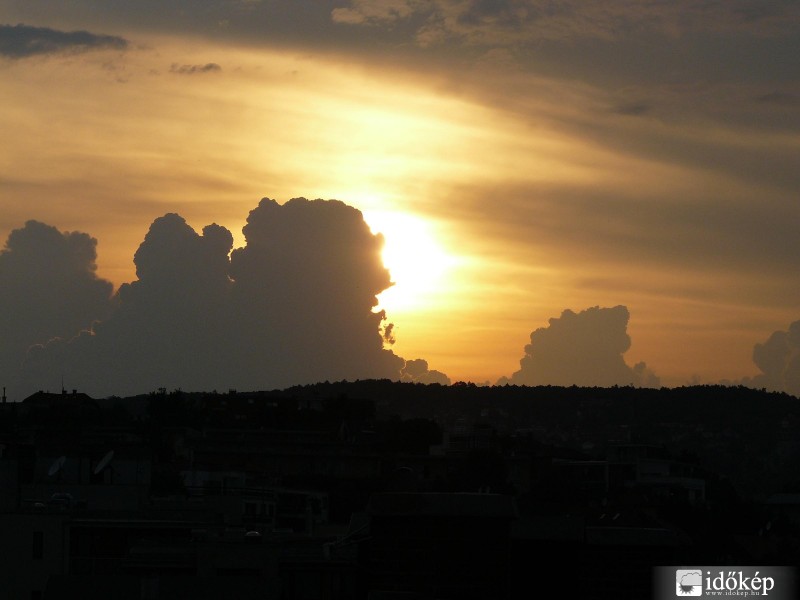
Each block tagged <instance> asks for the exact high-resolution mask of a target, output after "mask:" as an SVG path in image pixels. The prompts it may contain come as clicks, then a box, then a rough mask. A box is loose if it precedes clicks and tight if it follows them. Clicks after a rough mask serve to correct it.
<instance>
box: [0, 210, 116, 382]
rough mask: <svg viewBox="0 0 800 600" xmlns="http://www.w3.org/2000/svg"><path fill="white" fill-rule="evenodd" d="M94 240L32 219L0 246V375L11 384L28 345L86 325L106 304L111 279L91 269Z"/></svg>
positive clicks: (69, 333) (74, 332) (101, 313)
mask: <svg viewBox="0 0 800 600" xmlns="http://www.w3.org/2000/svg"><path fill="white" fill-rule="evenodd" d="M96 248H97V240H95V239H93V238H91V237H89V236H88V235H86V234H85V233H77V232H73V233H62V232H60V231H58V230H57V229H56V228H55V227H50V226H49V225H45V224H43V223H39V222H37V221H28V222H27V223H26V224H25V226H24V227H23V228H21V229H16V230H14V231H12V232H11V234H10V235H9V237H8V240H7V242H6V245H5V248H3V250H2V251H0V331H2V334H0V378H2V382H3V385H9V386H11V384H12V381H13V380H14V379H15V378H16V375H17V373H18V371H19V369H20V366H21V364H22V362H23V360H24V358H25V354H26V352H27V351H28V349H29V348H30V347H31V346H32V345H34V344H44V343H46V342H48V341H49V340H51V339H53V338H57V337H61V338H70V337H72V336H75V335H77V334H78V332H80V331H81V330H82V329H88V328H90V327H91V325H92V322H93V321H95V320H96V319H100V318H103V317H104V316H106V314H107V313H108V311H109V309H110V297H111V292H112V286H111V283H110V282H108V281H105V280H103V279H99V278H98V277H97V275H96V273H95V270H96V268H97V267H96V263H95V261H96V258H97V249H96Z"/></svg>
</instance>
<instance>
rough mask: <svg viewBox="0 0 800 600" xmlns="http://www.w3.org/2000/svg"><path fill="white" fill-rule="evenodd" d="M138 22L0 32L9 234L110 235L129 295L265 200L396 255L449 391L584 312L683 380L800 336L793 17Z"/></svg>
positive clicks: (4, 206) (736, 365) (422, 352)
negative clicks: (308, 203) (334, 209)
mask: <svg viewBox="0 0 800 600" xmlns="http://www.w3.org/2000/svg"><path fill="white" fill-rule="evenodd" d="M136 4H137V8H138V11H139V12H138V13H136V14H134V13H133V12H132V9H131V8H126V7H122V6H116V7H112V6H107V5H106V6H104V5H105V3H101V2H91V1H89V0H82V1H79V2H75V3H70V5H69V7H68V8H65V7H64V6H62V5H61V3H56V2H48V1H45V0H35V1H26V2H22V1H19V2H10V3H5V5H4V6H5V7H4V8H0V23H5V24H7V25H12V26H13V25H17V24H18V23H24V24H25V26H28V27H30V28H33V27H39V28H46V31H45V33H42V32H41V31H40V32H39V34H38V37H39V38H40V39H41V38H47V39H48V40H49V44H50V45H49V46H47V45H45V46H43V47H41V48H39V47H34V46H32V45H31V44H30V40H27V45H25V40H24V39H22V38H24V35H25V34H30V31H28V30H22V29H21V28H17V29H13V28H11V27H7V28H6V29H5V30H4V31H3V32H2V34H0V36H2V37H0V100H1V101H2V106H3V111H0V131H1V132H2V137H3V139H4V143H3V144H2V145H0V236H2V238H3V239H5V238H6V237H7V236H8V234H9V233H10V232H11V231H12V230H14V229H16V228H19V227H21V226H22V225H23V224H24V223H25V221H26V220H28V219H36V220H39V221H42V222H45V223H47V224H50V225H54V226H56V227H57V228H58V229H60V230H62V231H83V232H87V233H89V234H90V235H91V236H93V237H95V238H97V240H98V242H99V243H98V275H99V276H101V277H104V278H106V279H109V280H111V281H112V282H113V283H114V284H115V285H116V286H119V285H121V284H123V283H125V282H130V281H133V280H134V279H135V271H134V265H133V260H132V259H133V254H134V252H135V251H136V248H137V247H138V245H139V244H140V243H141V241H142V239H143V237H144V234H145V233H146V232H147V229H148V227H149V225H150V223H152V222H153V220H154V219H155V218H157V217H159V216H161V215H164V214H165V213H168V212H177V213H179V214H180V215H181V216H183V217H184V218H185V219H186V221H187V222H188V223H189V224H190V225H191V226H192V227H194V228H195V229H196V230H197V231H200V230H201V229H202V228H203V227H204V226H205V225H207V224H209V223H212V222H216V223H218V224H220V225H223V226H225V227H227V228H228V229H229V230H231V231H232V232H233V234H234V246H235V247H236V246H240V245H242V244H243V240H244V238H243V236H242V235H241V230H242V226H243V225H244V223H245V219H246V218H247V215H248V212H249V211H250V210H252V209H253V208H254V207H255V206H256V205H257V204H258V201H259V199H261V198H262V197H269V198H274V199H277V200H278V201H280V202H284V201H287V200H289V199H290V198H294V197H300V196H302V197H306V198H325V199H339V200H342V201H344V202H346V203H347V204H349V205H351V206H354V207H356V208H358V209H359V210H361V211H362V213H363V214H364V217H365V219H366V221H367V223H368V224H369V225H370V227H371V228H372V230H373V231H375V232H378V231H380V232H382V233H383V235H384V237H385V249H384V260H385V264H386V266H387V267H388V268H389V269H390V271H391V273H392V276H393V279H394V281H395V286H394V287H393V288H390V290H388V291H387V292H385V293H384V294H383V295H382V296H381V297H380V298H379V300H380V302H381V308H384V309H385V310H386V312H387V315H388V319H389V321H391V322H393V323H395V330H394V334H395V337H396V343H395V345H394V347H393V349H394V351H395V352H396V353H397V354H399V355H401V356H403V357H405V358H406V359H413V358H425V359H426V360H427V361H428V362H429V364H430V366H431V368H433V369H437V370H439V371H443V372H444V373H446V374H447V375H448V376H449V377H450V378H451V379H452V380H453V381H456V380H469V381H475V382H484V381H490V382H492V383H493V382H495V381H496V380H497V379H498V378H499V377H502V376H510V375H511V373H513V372H514V371H516V370H517V369H518V368H519V360H520V359H521V358H522V356H523V355H524V346H525V344H527V343H529V342H530V334H531V332H532V331H533V330H535V329H539V328H543V327H547V325H548V319H551V318H555V317H558V316H559V315H560V314H561V313H562V311H564V310H565V309H571V310H573V311H575V312H579V311H582V310H584V309H586V308H589V307H593V306H601V307H613V306H617V305H624V306H626V307H627V308H628V310H629V312H630V321H629V324H628V330H627V331H628V334H629V335H630V337H631V339H632V345H631V348H630V350H629V351H628V352H627V353H626V354H625V360H626V362H627V363H629V364H631V365H632V364H634V363H637V362H640V361H646V363H647V366H648V367H649V368H650V369H652V370H653V371H654V372H655V373H656V374H657V375H658V376H659V377H660V378H661V381H662V382H663V383H665V384H668V385H681V384H684V383H687V382H689V381H701V382H716V381H718V380H721V379H729V380H738V379H740V378H742V377H745V376H752V375H754V374H756V373H757V372H758V369H757V368H756V367H755V365H754V364H753V361H752V352H753V346H754V345H755V344H756V343H761V342H763V341H764V340H765V339H766V338H767V337H768V336H769V335H770V334H771V333H772V332H773V331H776V330H785V329H786V328H787V327H788V325H789V324H790V323H791V322H793V321H795V320H797V319H798V318H800V306H799V305H798V304H799V303H800V268H798V267H800V265H799V264H798V257H800V242H798V240H799V239H800V236H798V235H797V227H798V224H800V197H798V193H800V172H799V171H798V169H797V165H800V81H798V73H800V27H798V25H800V14H798V10H797V8H796V5H795V4H793V3H790V2H781V1H777V0H776V1H774V2H758V3H753V2H738V3H702V4H703V5H704V7H705V8H703V9H702V10H701V9H699V8H697V6H698V4H699V3H690V2H688V0H687V1H683V0H678V1H676V2H674V3H642V2H633V1H631V2H613V3H611V2H609V3H602V2H600V3H593V4H592V6H591V7H588V8H587V7H585V6H584V4H582V3H574V2H564V3H563V6H562V9H561V10H560V11H556V12H548V11H547V10H546V8H545V5H547V4H548V3H543V2H538V1H536V0H530V1H523V0H502V1H501V0H495V1H481V2H478V1H467V0H463V1H461V0H435V1H433V2H430V3H419V2H414V1H412V0H382V1H371V2H367V1H359V0H354V1H352V2H344V1H342V2H312V1H311V0H303V1H300V2H291V3H290V2H276V1H272V2H270V1H266V0H265V1H263V2H261V1H258V0H248V1H244V0H240V1H234V0H228V1H222V0H218V1H212V0H204V1H202V2H197V3H196V4H195V5H194V6H193V7H192V9H191V12H187V11H188V10H189V9H187V8H186V4H185V3H178V2H171V1H168V2H157V3H156V2H142V3H141V4H139V3H136ZM734 5H735V6H734ZM687 15H689V16H690V17H691V18H689V17H687ZM76 30H82V31H86V32H88V33H87V36H89V37H88V38H86V39H83V38H74V37H73V38H69V37H67V38H59V37H58V36H57V35H55V34H52V33H47V32H56V33H58V32H72V31H76ZM48 36H49V37H48ZM103 36H110V37H103Z"/></svg>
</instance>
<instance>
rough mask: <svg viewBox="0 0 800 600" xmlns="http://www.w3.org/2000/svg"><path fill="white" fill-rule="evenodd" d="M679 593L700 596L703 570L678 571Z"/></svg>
mask: <svg viewBox="0 0 800 600" xmlns="http://www.w3.org/2000/svg"><path fill="white" fill-rule="evenodd" d="M675 579H676V581H677V584H678V585H677V588H678V589H677V593H678V594H681V595H684V596H699V595H700V594H701V593H702V589H703V573H702V571H676V573H675Z"/></svg>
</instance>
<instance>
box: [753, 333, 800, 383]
mask: <svg viewBox="0 0 800 600" xmlns="http://www.w3.org/2000/svg"><path fill="white" fill-rule="evenodd" d="M753 362H754V363H756V366H757V367H758V368H759V369H760V370H761V374H760V375H756V376H755V377H754V378H753V379H752V380H751V381H749V382H747V383H748V384H749V385H752V386H754V387H764V388H767V389H768V390H771V391H778V392H788V393H789V394H792V395H794V396H800V321H795V322H794V323H792V324H791V325H789V330H788V331H776V332H775V333H773V334H772V335H771V336H770V337H769V338H768V339H767V341H765V342H764V343H763V344H756V345H755V347H754V348H753Z"/></svg>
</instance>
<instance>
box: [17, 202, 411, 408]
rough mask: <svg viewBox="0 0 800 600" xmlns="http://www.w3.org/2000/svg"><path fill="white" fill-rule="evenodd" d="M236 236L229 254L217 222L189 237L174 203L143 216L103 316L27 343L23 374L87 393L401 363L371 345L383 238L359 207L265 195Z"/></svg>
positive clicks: (211, 385) (287, 377) (337, 374)
mask: <svg viewBox="0 0 800 600" xmlns="http://www.w3.org/2000/svg"><path fill="white" fill-rule="evenodd" d="M244 234H245V237H246V240H247V244H246V246H245V247H244V248H238V249H236V250H233V252H231V248H232V246H233V238H232V236H231V233H230V232H229V231H228V230H227V229H225V228H224V227H221V226H219V225H209V226H207V227H206V228H205V229H203V232H202V235H201V234H198V233H197V232H195V231H194V230H193V229H192V228H191V227H190V226H189V225H188V224H187V223H186V222H185V221H184V219H183V218H181V217H180V216H178V215H176V214H168V215H165V216H163V217H160V218H158V219H156V220H155V222H154V223H153V224H152V226H151V227H150V231H149V232H148V233H147V235H146V236H145V239H144V241H143V242H142V244H141V246H140V247H139V249H138V251H137V252H136V255H135V257H134V262H135V264H136V274H137V280H136V281H134V282H133V283H130V284H125V285H123V286H122V287H121V288H120V290H119V293H118V295H117V297H116V307H115V311H114V314H113V315H112V316H111V317H110V318H108V319H107V320H105V321H104V322H102V323H99V324H97V325H96V326H95V327H94V329H93V331H92V332H86V333H84V334H82V335H81V336H80V337H78V338H76V339H74V340H72V341H70V342H66V341H58V342H53V343H51V344H48V345H47V346H46V347H43V348H41V349H40V350H39V351H38V352H34V353H33V355H32V356H31V357H30V359H29V361H28V364H27V368H26V375H27V377H28V378H29V381H30V382H31V385H33V382H34V381H41V380H42V379H43V378H45V377H46V374H47V373H48V372H52V371H53V370H58V372H63V373H65V374H66V376H67V377H68V379H69V381H70V382H74V383H71V385H75V386H77V387H80V388H81V389H83V390H85V391H87V392H89V393H92V394H95V395H108V394H112V393H113V394H135V393H142V392H147V391H150V390H154V389H156V388H159V387H166V388H170V389H172V388H182V389H185V390H211V389H228V388H229V387H235V388H238V389H264V388H277V387H285V386H288V385H293V384H299V383H312V382H316V381H324V380H340V379H356V378H373V377H375V378H379V377H389V378H393V379H397V378H399V376H400V370H401V369H402V367H403V365H404V361H403V359H401V358H399V357H397V356H396V355H394V354H393V353H392V352H390V351H388V350H385V349H384V348H383V343H384V339H383V337H382V335H381V324H382V321H383V320H384V318H385V316H384V314H383V313H382V312H381V313H376V312H373V308H374V307H375V305H376V304H377V300H376V295H377V294H379V293H380V292H381V291H383V290H384V289H386V288H387V287H388V286H389V285H390V278H389V273H388V271H387V270H386V269H385V268H384V266H383V264H382V261H381V256H380V252H381V248H382V244H383V240H382V238H381V237H380V236H376V235H374V234H372V232H371V231H370V230H369V227H368V226H367V224H366V223H365V222H364V220H363V218H362V215H361V213H360V212H359V211H357V210H356V209H354V208H352V207H349V206H347V205H345V204H343V203H341V202H338V201H322V200H314V201H309V200H306V199H304V198H296V199H294V200H290V201H289V202H287V203H285V204H284V205H280V204H278V203H277V202H275V201H274V200H269V199H264V200H262V201H261V203H260V204H259V206H258V207H257V208H256V209H255V210H253V211H252V212H251V213H250V216H249V218H248V220H247V225H246V226H245V228H244Z"/></svg>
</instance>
